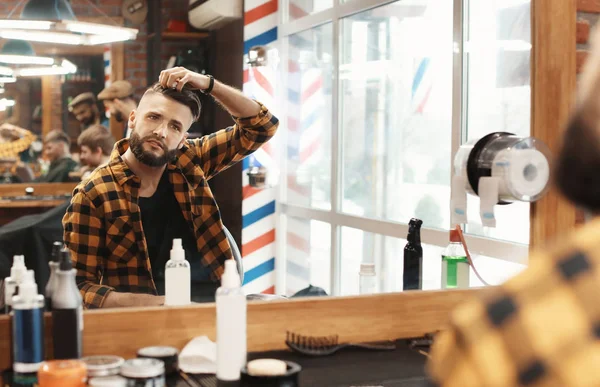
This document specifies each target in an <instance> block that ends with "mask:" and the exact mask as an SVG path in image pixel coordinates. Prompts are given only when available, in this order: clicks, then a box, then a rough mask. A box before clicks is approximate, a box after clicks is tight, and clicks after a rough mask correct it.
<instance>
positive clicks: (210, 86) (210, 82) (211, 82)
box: [201, 74, 215, 94]
mask: <svg viewBox="0 0 600 387" xmlns="http://www.w3.org/2000/svg"><path fill="white" fill-rule="evenodd" d="M206 76H207V77H208V87H207V88H206V89H204V90H201V91H202V92H203V93H204V94H210V92H211V91H212V89H213V87H215V78H214V77H213V76H212V75H209V74H206Z"/></svg>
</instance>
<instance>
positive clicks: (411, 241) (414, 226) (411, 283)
mask: <svg viewBox="0 0 600 387" xmlns="http://www.w3.org/2000/svg"><path fill="white" fill-rule="evenodd" d="M422 224H423V221H422V220H421V219H415V218H413V219H411V220H410V222H409V223H408V236H407V237H406V239H407V241H408V243H406V246H405V247H404V274H403V281H402V286H403V289H404V290H419V289H422V288H423V247H422V246H421V225H422Z"/></svg>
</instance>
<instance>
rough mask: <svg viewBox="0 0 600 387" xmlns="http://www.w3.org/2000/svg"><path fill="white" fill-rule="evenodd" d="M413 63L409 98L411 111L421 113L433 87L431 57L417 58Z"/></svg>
mask: <svg viewBox="0 0 600 387" xmlns="http://www.w3.org/2000/svg"><path fill="white" fill-rule="evenodd" d="M415 64H416V68H415V70H414V73H413V82H412V88H411V100H412V106H413V113H417V114H422V113H424V112H425V107H426V106H427V102H428V101H429V97H430V96H431V90H432V88H433V80H432V72H431V71H430V68H431V59H430V58H429V57H423V58H418V59H417V60H416V61H415Z"/></svg>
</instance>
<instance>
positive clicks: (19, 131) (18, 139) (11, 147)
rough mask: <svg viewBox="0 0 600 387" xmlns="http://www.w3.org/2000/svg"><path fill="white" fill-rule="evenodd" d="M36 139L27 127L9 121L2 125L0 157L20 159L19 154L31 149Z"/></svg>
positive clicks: (0, 130) (0, 127) (0, 129)
mask: <svg viewBox="0 0 600 387" xmlns="http://www.w3.org/2000/svg"><path fill="white" fill-rule="evenodd" d="M35 139H36V136H35V135H34V134H33V133H31V132H30V131H29V130H27V129H23V128H20V127H18V126H16V125H12V124H8V123H5V124H2V125H0V159H14V160H18V158H19V154H20V153H21V152H23V151H26V150H27V149H29V147H30V146H31V144H32V143H33V142H34V141H35Z"/></svg>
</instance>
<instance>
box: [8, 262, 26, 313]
mask: <svg viewBox="0 0 600 387" xmlns="http://www.w3.org/2000/svg"><path fill="white" fill-rule="evenodd" d="M25 273H27V267H25V257H24V256H22V255H15V256H14V257H13V264H12V267H11V268H10V277H7V278H6V279H5V281H4V307H5V308H6V313H10V311H11V309H12V299H13V296H14V295H15V294H17V291H18V287H19V284H20V283H21V281H22V280H23V278H24V277H25Z"/></svg>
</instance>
